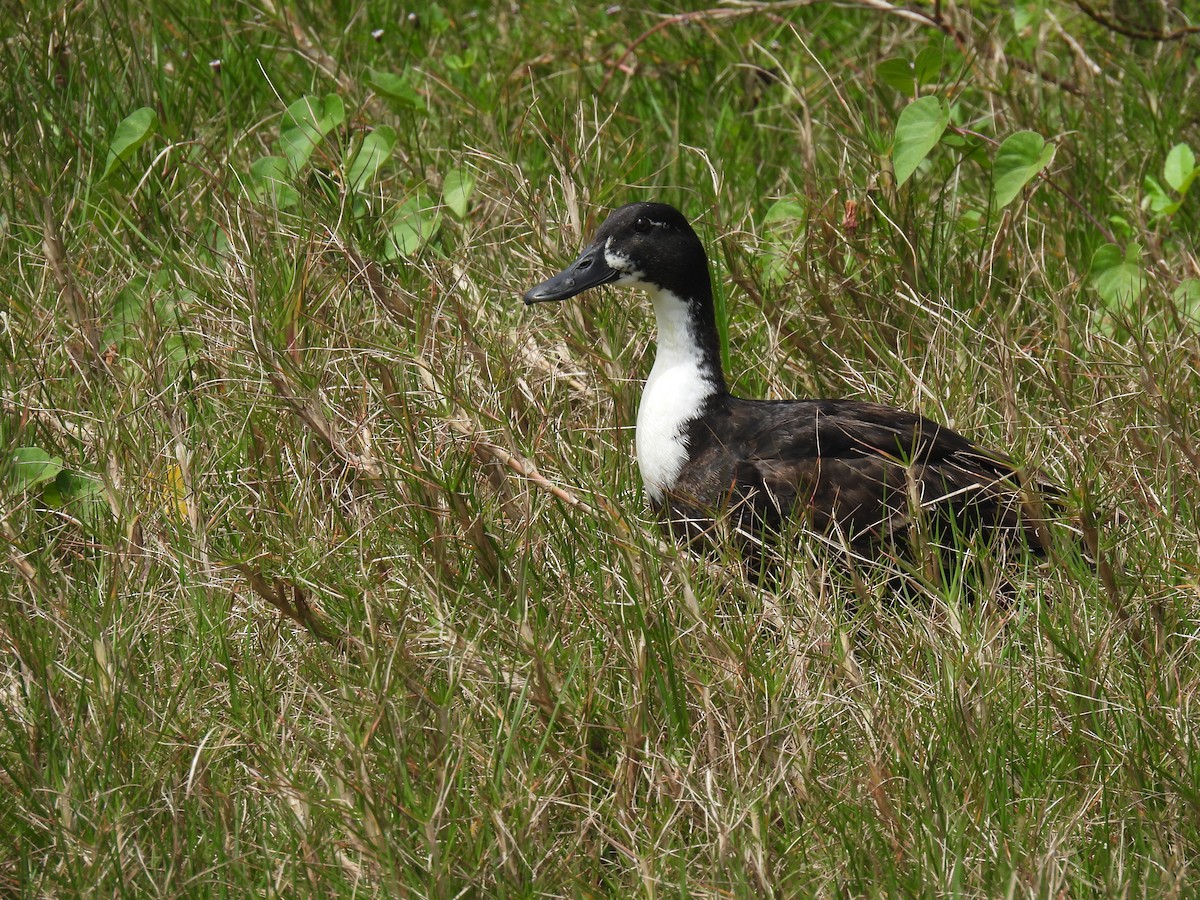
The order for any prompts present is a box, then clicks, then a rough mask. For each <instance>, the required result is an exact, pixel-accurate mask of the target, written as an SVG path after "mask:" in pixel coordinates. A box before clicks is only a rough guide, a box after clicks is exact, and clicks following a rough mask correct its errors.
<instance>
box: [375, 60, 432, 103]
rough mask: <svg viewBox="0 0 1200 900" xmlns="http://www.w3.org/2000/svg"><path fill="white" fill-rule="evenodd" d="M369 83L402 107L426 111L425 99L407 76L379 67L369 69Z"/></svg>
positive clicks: (380, 93) (379, 92) (382, 95)
mask: <svg viewBox="0 0 1200 900" xmlns="http://www.w3.org/2000/svg"><path fill="white" fill-rule="evenodd" d="M367 84H368V85H370V87H371V89H372V90H374V91H375V93H377V94H379V96H381V97H383V98H384V99H386V100H388V101H390V102H391V103H394V104H395V105H396V106H399V107H401V108H402V109H411V110H415V111H417V112H425V101H424V99H423V98H422V97H421V95H420V94H419V93H417V89H416V88H414V87H413V86H412V85H411V84H409V83H408V79H407V78H401V77H400V76H399V75H393V74H392V73H391V72H380V71H379V70H378V69H367Z"/></svg>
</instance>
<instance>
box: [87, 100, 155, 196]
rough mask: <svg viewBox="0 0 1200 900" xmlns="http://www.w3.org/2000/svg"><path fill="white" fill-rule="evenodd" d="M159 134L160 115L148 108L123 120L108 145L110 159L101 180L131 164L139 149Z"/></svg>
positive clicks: (134, 112)
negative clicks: (120, 167) (124, 165)
mask: <svg viewBox="0 0 1200 900" xmlns="http://www.w3.org/2000/svg"><path fill="white" fill-rule="evenodd" d="M157 132H158V113H156V112H155V111H154V110H153V109H151V108H150V107H148V106H143V107H142V108H141V109H136V110H134V111H133V112H131V113H130V114H129V115H128V116H126V117H125V118H124V119H122V120H121V123H120V124H119V125H118V126H117V130H116V131H115V132H114V133H113V136H112V140H111V141H110V142H109V145H108V159H107V160H106V161H105V163H104V171H103V172H102V173H101V174H100V180H101V181H103V180H104V179H106V178H108V177H109V176H110V175H111V174H112V173H113V172H115V171H116V170H117V168H118V167H119V166H121V165H123V164H124V163H127V162H129V160H131V159H132V158H133V155H134V154H135V153H137V151H138V149H139V148H140V147H141V146H142V145H143V144H145V143H146V142H147V141H149V140H150V139H151V138H152V137H154V135H155V134H156V133H157Z"/></svg>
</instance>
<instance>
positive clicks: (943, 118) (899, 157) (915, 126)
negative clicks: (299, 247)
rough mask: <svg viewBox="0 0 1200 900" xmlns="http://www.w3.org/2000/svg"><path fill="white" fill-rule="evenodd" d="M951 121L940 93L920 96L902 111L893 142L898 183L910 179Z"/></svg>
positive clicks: (893, 163)
mask: <svg viewBox="0 0 1200 900" xmlns="http://www.w3.org/2000/svg"><path fill="white" fill-rule="evenodd" d="M949 123H950V110H949V108H948V107H947V106H946V105H945V104H944V103H943V102H942V101H941V99H939V98H938V97H921V98H920V99H918V100H914V101H913V102H912V103H910V104H908V106H906V107H904V109H903V110H902V111H901V112H900V118H899V119H898V120H897V122H896V140H895V143H894V144H893V146H892V168H893V169H894V170H895V172H896V184H897V186H899V185H902V184H904V182H906V181H908V179H909V177H910V176H911V175H912V173H913V172H915V171H916V170H917V166H919V165H920V164H921V161H922V160H923V159H925V157H926V156H928V155H929V151H930V150H932V149H933V148H934V146H935V145H936V144H937V142H938V141H939V140H940V139H941V137H942V132H944V131H945V130H946V126H947V125H948V124H949Z"/></svg>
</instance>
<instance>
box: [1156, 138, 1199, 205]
mask: <svg viewBox="0 0 1200 900" xmlns="http://www.w3.org/2000/svg"><path fill="white" fill-rule="evenodd" d="M1197 174H1200V173H1198V172H1197V169H1196V154H1195V153H1193V152H1192V148H1191V147H1189V146H1188V145H1187V144H1176V145H1175V146H1174V147H1172V148H1171V152H1169V153H1168V154H1167V161H1166V164H1165V165H1164V166H1163V178H1165V179H1166V182H1167V184H1169V185H1170V186H1171V187H1172V188H1173V189H1174V190H1175V191H1177V192H1179V193H1180V194H1184V193H1187V189H1188V188H1189V187H1191V186H1192V182H1193V181H1195V179H1196V176H1197Z"/></svg>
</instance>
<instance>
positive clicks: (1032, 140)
mask: <svg viewBox="0 0 1200 900" xmlns="http://www.w3.org/2000/svg"><path fill="white" fill-rule="evenodd" d="M1052 159H1054V145H1053V144H1050V145H1047V144H1046V141H1045V140H1044V139H1043V138H1042V136H1041V135H1040V134H1038V133H1037V132H1036V131H1018V132H1017V133H1016V134H1010V135H1009V136H1008V137H1006V138H1005V139H1004V143H1002V144H1001V145H1000V149H999V150H997V151H996V161H995V162H994V163H993V164H992V187H993V189H994V190H995V192H996V205H997V206H998V207H1001V208H1003V207H1005V206H1008V204H1010V203H1012V202H1013V200H1015V199H1016V196H1017V194H1019V193H1021V189H1022V188H1024V187H1025V185H1027V184H1029V182H1030V181H1032V180H1033V178H1034V176H1035V175H1037V173H1038V172H1040V171H1042V169H1044V168H1046V166H1048V165H1050V160H1052Z"/></svg>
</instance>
